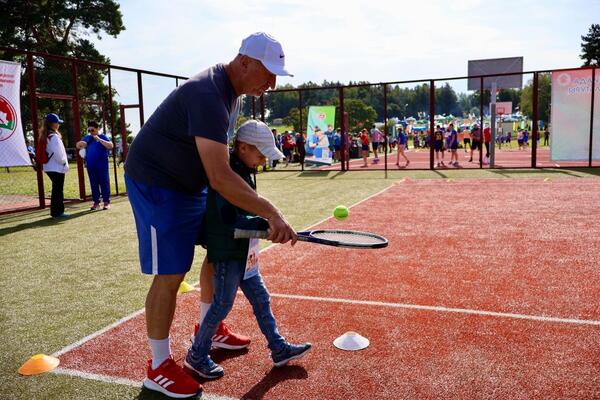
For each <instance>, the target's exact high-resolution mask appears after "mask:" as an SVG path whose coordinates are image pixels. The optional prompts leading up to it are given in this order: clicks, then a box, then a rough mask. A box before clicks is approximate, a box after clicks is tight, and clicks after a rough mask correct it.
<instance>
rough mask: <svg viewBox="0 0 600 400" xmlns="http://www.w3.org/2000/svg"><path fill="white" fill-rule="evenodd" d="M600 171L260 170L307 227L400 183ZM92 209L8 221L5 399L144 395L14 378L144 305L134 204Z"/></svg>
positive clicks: (72, 186) (1, 226)
mask: <svg viewBox="0 0 600 400" xmlns="http://www.w3.org/2000/svg"><path fill="white" fill-rule="evenodd" d="M120 170H121V171H122V168H121V169H120ZM23 174H31V172H26V171H24V172H23ZM599 174H600V171H599V170H597V169H596V170H593V169H592V170H588V169H572V170H531V169H527V170H497V171H496V170H452V171H443V172H440V171H394V172H389V173H388V174H387V178H386V177H385V175H384V173H383V172H382V171H374V172H362V173H341V172H333V171H332V172H319V173H299V172H276V173H263V174H259V175H258V190H259V192H260V193H261V194H263V195H264V196H266V197H268V198H270V199H271V200H272V201H273V202H274V203H275V204H277V205H278V206H279V207H280V208H281V209H282V210H283V212H284V213H285V215H286V216H287V217H288V219H289V221H290V222H291V223H292V225H293V226H294V227H295V228H297V229H301V228H303V227H306V226H308V225H311V224H313V223H315V222H317V221H319V220H321V219H323V218H325V217H327V216H329V215H330V212H331V210H333V208H334V207H335V206H336V205H338V204H346V205H351V204H353V203H356V202H358V201H360V200H362V199H364V198H365V197H367V196H369V195H371V194H374V193H376V192H378V191H380V190H382V189H383V188H385V187H387V186H389V185H391V184H392V183H394V181H396V180H398V179H400V178H407V177H408V178H411V179H439V178H453V179H468V178H490V179H494V178H499V179H509V180H510V179H520V178H532V177H533V178H539V179H544V178H551V179H598V178H597V176H598V175H599ZM8 175H11V177H10V178H7V176H8ZM71 175H72V176H73V177H74V176H75V175H76V174H71ZM18 182H19V172H18V171H16V170H15V171H11V173H10V174H6V173H5V172H2V173H1V177H0V194H4V193H10V192H11V191H13V190H16V191H17V192H18V190H22V189H17V188H16V187H17V185H18ZM68 185H69V186H68V187H69V189H68V190H71V191H72V190H76V188H77V183H76V181H75V180H74V179H73V180H70V181H69V184H68ZM482 190H485V189H484V188H482ZM18 193H22V192H18ZM74 193H76V192H74ZM33 194H34V195H35V192H34V193H33ZM415 200H416V201H418V199H415ZM417 204H418V203H417ZM88 206H89V204H87V203H79V204H76V205H72V206H69V207H68V209H67V212H68V213H70V214H71V217H70V218H68V219H66V220H63V221H60V222H56V221H54V220H51V219H50V218H49V217H48V214H49V211H48V210H39V211H33V212H26V213H20V214H12V215H5V216H0V238H1V239H2V251H1V252H0V309H1V311H0V357H1V363H0V377H1V379H2V382H3V386H2V389H0V398H2V399H5V398H7V399H41V398H43V399H116V398H141V397H140V391H139V390H138V389H135V388H131V387H128V386H122V385H118V384H108V383H100V382H97V381H92V380H86V379H82V378H73V377H66V376H61V375H55V374H46V375H40V376H35V377H21V376H19V375H18V374H17V372H16V370H17V368H18V367H19V366H20V365H21V364H22V363H23V362H24V361H26V360H27V359H28V358H29V357H30V356H32V355H34V354H37V353H45V354H51V353H53V352H55V351H57V350H59V349H61V348H63V347H64V346H66V345H69V344H71V343H73V342H76V341H77V340H79V339H81V338H83V337H85V336H87V335H89V334H91V333H93V332H95V331H97V330H99V329H102V328H103V327H105V326H107V325H109V324H111V323H113V322H115V321H116V320H118V319H120V318H122V317H124V316H126V315H128V314H130V313H132V312H134V311H137V310H139V309H141V308H143V305H144V298H145V294H146V291H147V288H148V285H149V282H150V278H148V277H146V276H143V275H141V274H140V272H139V266H138V257H137V239H136V236H135V228H134V224H133V217H132V214H131V209H130V207H129V203H128V202H127V199H126V198H124V197H120V198H116V199H115V200H114V202H113V208H112V209H111V210H110V211H102V212H95V213H90V212H89V211H87V209H88ZM409 206H411V207H412V206H413V205H401V204H390V205H389V208H388V209H383V210H380V212H381V214H382V215H388V218H390V223H394V221H395V220H397V219H398V218H401V219H402V221H403V223H406V221H409V219H407V218H409V217H410V212H409V210H408V207H409ZM540 207H542V206H540ZM403 209H404V210H406V215H403V214H402V213H403ZM507 212H510V211H507ZM202 256H203V251H202V250H201V249H200V248H199V249H198V250H197V254H196V260H195V263H194V268H193V269H192V271H191V272H190V273H189V274H188V276H187V278H186V280H187V281H188V282H196V281H197V276H198V266H199V264H200V261H201V259H202ZM100 361H101V359H99V362H100ZM140 368H143V366H140ZM143 398H148V397H143ZM150 398H154V397H150ZM156 398H162V397H158V396H157V397H156Z"/></svg>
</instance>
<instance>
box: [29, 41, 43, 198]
mask: <svg viewBox="0 0 600 400" xmlns="http://www.w3.org/2000/svg"><path fill="white" fill-rule="evenodd" d="M27 77H28V80H29V110H30V112H31V129H33V141H34V142H35V143H37V141H38V140H39V139H40V133H39V130H40V127H39V125H38V108H37V97H36V92H37V87H36V84H35V70H34V67H33V55H32V54H31V53H30V52H27ZM33 146H34V147H35V144H34V145H33ZM42 168H43V166H42V165H37V166H36V175H37V184H38V185H37V186H38V200H39V202H40V208H46V196H45V195H44V174H43V173H42Z"/></svg>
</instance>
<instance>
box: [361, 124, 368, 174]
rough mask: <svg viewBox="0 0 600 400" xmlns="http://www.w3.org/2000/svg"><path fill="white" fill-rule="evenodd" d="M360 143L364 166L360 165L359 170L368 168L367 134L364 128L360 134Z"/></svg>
mask: <svg viewBox="0 0 600 400" xmlns="http://www.w3.org/2000/svg"><path fill="white" fill-rule="evenodd" d="M360 143H361V150H362V158H363V161H364V164H363V165H361V168H365V167H368V164H367V158H369V133H368V132H367V130H366V129H365V128H363V130H362V131H361V132H360Z"/></svg>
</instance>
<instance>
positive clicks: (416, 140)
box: [412, 131, 421, 149]
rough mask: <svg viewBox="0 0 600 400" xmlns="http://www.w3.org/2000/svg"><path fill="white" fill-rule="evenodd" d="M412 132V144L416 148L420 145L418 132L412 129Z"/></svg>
mask: <svg viewBox="0 0 600 400" xmlns="http://www.w3.org/2000/svg"><path fill="white" fill-rule="evenodd" d="M412 134H413V146H414V148H415V149H418V148H419V147H421V146H420V143H419V133H418V132H417V131H413V132H412Z"/></svg>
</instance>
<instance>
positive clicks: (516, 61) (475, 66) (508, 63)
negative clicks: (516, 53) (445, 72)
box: [468, 57, 523, 90]
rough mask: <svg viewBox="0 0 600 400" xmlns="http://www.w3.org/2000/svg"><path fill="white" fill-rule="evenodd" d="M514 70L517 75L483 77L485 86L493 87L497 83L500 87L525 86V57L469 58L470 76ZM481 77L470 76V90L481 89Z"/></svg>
mask: <svg viewBox="0 0 600 400" xmlns="http://www.w3.org/2000/svg"><path fill="white" fill-rule="evenodd" d="M510 72H514V73H517V75H504V76H490V77H487V78H483V88H484V89H491V88H492V83H493V82H495V83H496V88H498V89H509V88H519V89H520V88H521V87H523V75H522V72H523V57H507V58H489V59H487V60H469V77H471V76H480V75H493V74H506V73H510ZM480 87H481V81H480V78H469V85H468V89H469V90H479V89H480Z"/></svg>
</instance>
